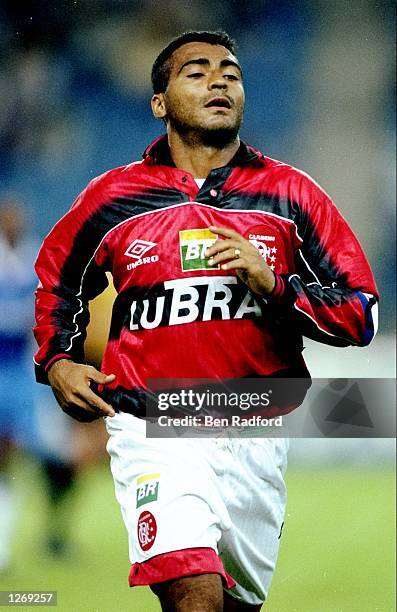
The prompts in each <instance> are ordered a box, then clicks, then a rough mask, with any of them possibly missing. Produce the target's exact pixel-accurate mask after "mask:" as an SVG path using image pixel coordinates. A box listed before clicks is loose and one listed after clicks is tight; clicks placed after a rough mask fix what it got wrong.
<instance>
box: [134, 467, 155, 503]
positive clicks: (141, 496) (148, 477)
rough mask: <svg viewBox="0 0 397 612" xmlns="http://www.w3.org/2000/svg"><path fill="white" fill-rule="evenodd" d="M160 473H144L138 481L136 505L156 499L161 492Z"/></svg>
mask: <svg viewBox="0 0 397 612" xmlns="http://www.w3.org/2000/svg"><path fill="white" fill-rule="evenodd" d="M159 478H160V474H144V475H143V476H140V477H139V478H137V481H136V487H137V488H136V507H137V508H139V506H143V505H144V504H148V503H149V502H152V501H156V500H157V497H158V493H159Z"/></svg>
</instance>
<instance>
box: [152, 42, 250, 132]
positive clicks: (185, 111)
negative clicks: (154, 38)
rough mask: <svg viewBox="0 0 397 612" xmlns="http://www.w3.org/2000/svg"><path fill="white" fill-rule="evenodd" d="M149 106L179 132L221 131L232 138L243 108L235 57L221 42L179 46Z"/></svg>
mask: <svg viewBox="0 0 397 612" xmlns="http://www.w3.org/2000/svg"><path fill="white" fill-rule="evenodd" d="M156 98H159V101H160V103H159V104H156ZM152 106H153V110H154V112H155V115H156V116H157V117H161V118H165V119H166V120H167V121H169V122H170V124H171V125H172V126H173V127H174V128H175V129H176V130H177V131H178V132H180V133H189V132H192V131H193V132H196V133H200V134H207V135H209V134H211V133H212V134H213V135H214V136H215V135H216V134H217V133H218V134H220V133H223V135H225V134H226V135H227V134H229V136H230V137H231V138H234V137H235V136H236V135H237V133H238V130H239V128H240V124H241V121H242V117H243V111H244V88H243V84H242V78H241V70H240V68H239V65H238V61H237V59H236V58H235V57H234V55H232V54H231V53H230V51H228V50H227V49H226V48H225V47H223V46H221V45H210V44H208V43H201V42H193V43H187V44H185V45H183V46H182V47H179V49H177V50H176V51H175V52H174V53H173V55H172V57H171V74H170V80H169V83H168V87H167V90H166V92H165V93H164V94H159V96H154V97H153V100H152Z"/></svg>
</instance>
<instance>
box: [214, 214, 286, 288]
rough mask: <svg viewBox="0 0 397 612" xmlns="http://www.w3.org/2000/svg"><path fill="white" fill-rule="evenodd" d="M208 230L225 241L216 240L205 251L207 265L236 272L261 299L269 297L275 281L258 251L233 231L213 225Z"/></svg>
mask: <svg viewBox="0 0 397 612" xmlns="http://www.w3.org/2000/svg"><path fill="white" fill-rule="evenodd" d="M209 229H210V230H211V232H212V233H213V234H219V235H221V236H224V237H225V240H217V241H216V242H214V244H213V245H211V246H210V247H209V248H208V249H207V250H206V252H205V255H206V257H208V258H209V259H208V262H209V264H210V265H211V266H212V265H216V264H221V268H222V270H236V273H237V275H238V276H239V278H241V280H242V281H244V283H246V285H248V287H249V288H250V289H251V291H253V292H254V293H257V294H258V295H262V296H263V297H266V295H269V293H271V292H272V291H273V289H274V286H275V282H276V280H275V276H274V273H273V272H272V270H271V269H270V268H269V266H268V265H267V263H266V262H265V260H264V259H263V257H262V256H261V254H260V253H259V251H258V249H256V248H255V247H254V246H253V245H252V244H251V243H250V242H249V240H246V239H245V238H243V236H241V235H240V234H238V233H237V232H235V231H234V230H231V229H228V228H226V227H216V226H214V225H211V226H210V227H209Z"/></svg>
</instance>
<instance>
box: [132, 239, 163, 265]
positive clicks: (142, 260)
mask: <svg viewBox="0 0 397 612" xmlns="http://www.w3.org/2000/svg"><path fill="white" fill-rule="evenodd" d="M155 246H157V244H156V243H155V242H149V241H148V240H134V242H131V244H130V246H129V247H128V249H127V250H126V252H125V253H124V255H127V257H132V258H133V259H135V261H134V262H132V263H129V264H127V270H134V269H135V268H137V267H138V266H141V265H142V264H148V263H155V262H156V261H158V260H159V256H158V255H149V256H147V257H144V255H145V253H147V252H148V251H150V249H152V248H153V247H155Z"/></svg>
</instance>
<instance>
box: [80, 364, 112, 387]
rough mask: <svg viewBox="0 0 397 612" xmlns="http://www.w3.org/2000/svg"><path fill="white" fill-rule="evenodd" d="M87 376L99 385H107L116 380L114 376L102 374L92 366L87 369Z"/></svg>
mask: <svg viewBox="0 0 397 612" xmlns="http://www.w3.org/2000/svg"><path fill="white" fill-rule="evenodd" d="M87 376H88V378H89V379H90V380H93V381H94V382H96V383H98V384H99V385H108V384H109V383H111V382H113V381H114V380H115V378H116V375H115V374H104V373H103V372H100V371H99V370H97V369H96V368H94V367H92V366H90V367H89V368H88V369H87Z"/></svg>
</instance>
